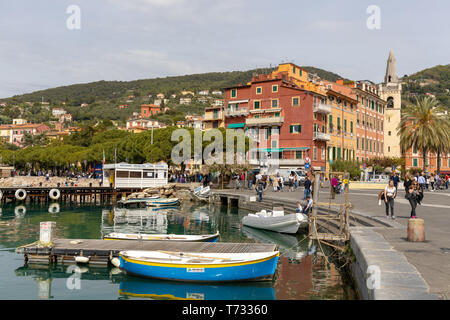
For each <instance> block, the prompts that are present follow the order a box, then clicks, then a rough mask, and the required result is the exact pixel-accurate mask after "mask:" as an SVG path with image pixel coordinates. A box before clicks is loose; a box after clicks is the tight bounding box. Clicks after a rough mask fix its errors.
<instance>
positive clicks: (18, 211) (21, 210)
mask: <svg viewBox="0 0 450 320" xmlns="http://www.w3.org/2000/svg"><path fill="white" fill-rule="evenodd" d="M26 212H27V208H25V206H17V207H15V208H14V215H15V216H16V217H23V216H24V215H25V213H26Z"/></svg>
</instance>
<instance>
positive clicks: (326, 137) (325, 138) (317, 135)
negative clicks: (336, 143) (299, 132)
mask: <svg viewBox="0 0 450 320" xmlns="http://www.w3.org/2000/svg"><path fill="white" fill-rule="evenodd" d="M313 140H319V141H330V140H331V138H330V135H329V134H328V133H323V132H318V131H316V132H314V135H313Z"/></svg>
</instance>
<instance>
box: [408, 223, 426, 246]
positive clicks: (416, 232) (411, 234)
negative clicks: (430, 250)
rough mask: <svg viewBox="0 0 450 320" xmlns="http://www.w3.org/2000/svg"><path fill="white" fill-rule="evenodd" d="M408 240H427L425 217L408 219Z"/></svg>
mask: <svg viewBox="0 0 450 320" xmlns="http://www.w3.org/2000/svg"><path fill="white" fill-rule="evenodd" d="M408 241H411V242H422V241H425V224H424V221H423V219H409V221H408Z"/></svg>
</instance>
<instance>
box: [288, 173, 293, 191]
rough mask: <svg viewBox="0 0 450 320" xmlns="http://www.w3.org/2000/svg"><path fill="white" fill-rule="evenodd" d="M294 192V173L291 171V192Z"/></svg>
mask: <svg viewBox="0 0 450 320" xmlns="http://www.w3.org/2000/svg"><path fill="white" fill-rule="evenodd" d="M293 191H294V172H293V171H291V174H290V175H289V192H293Z"/></svg>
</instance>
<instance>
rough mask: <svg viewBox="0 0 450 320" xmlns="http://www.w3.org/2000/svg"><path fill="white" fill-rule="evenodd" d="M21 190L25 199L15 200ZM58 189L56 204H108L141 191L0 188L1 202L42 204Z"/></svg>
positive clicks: (135, 189) (107, 188) (93, 187)
mask: <svg viewBox="0 0 450 320" xmlns="http://www.w3.org/2000/svg"><path fill="white" fill-rule="evenodd" d="M19 189H23V190H25V192H26V198H25V199H24V200H17V199H16V196H15V193H16V191H17V190H19ZM52 189H58V190H59V191H60V198H59V199H58V200H56V201H57V202H79V203H91V202H94V203H96V202H97V201H99V202H101V203H103V202H110V201H111V200H113V201H114V200H116V199H117V198H118V197H121V196H122V195H129V194H131V193H133V192H140V191H142V189H141V188H117V189H114V188H112V187H100V186H97V187H96V186H89V187H63V186H60V187H27V186H17V187H0V191H1V193H2V197H1V199H0V200H1V202H2V203H3V204H5V203H6V201H13V202H29V203H34V202H37V203H42V202H50V201H53V200H51V199H50V195H49V193H50V190H52Z"/></svg>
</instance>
